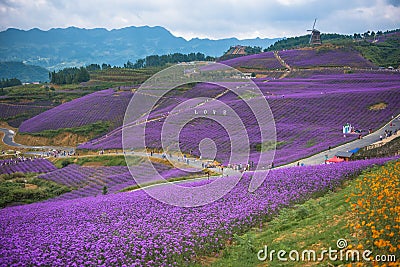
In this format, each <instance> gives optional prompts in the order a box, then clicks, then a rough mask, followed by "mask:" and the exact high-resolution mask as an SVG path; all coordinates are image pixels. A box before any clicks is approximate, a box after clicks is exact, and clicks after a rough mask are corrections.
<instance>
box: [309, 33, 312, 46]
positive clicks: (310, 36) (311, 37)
mask: <svg viewBox="0 0 400 267" xmlns="http://www.w3.org/2000/svg"><path fill="white" fill-rule="evenodd" d="M312 35H313V33H312V32H311V35H310V41H308V43H309V44H311V40H312Z"/></svg>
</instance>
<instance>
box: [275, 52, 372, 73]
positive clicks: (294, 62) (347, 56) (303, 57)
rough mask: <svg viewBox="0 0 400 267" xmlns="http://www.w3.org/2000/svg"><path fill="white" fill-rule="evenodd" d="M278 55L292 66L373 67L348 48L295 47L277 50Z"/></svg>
mask: <svg viewBox="0 0 400 267" xmlns="http://www.w3.org/2000/svg"><path fill="white" fill-rule="evenodd" d="M279 56H280V57H281V58H282V59H283V60H284V61H285V62H286V63H287V64H289V66H292V67H299V68H310V67H316V66H319V67H354V68H373V67H375V66H374V64H372V63H371V62H370V61H368V60H366V59H365V58H363V57H362V56H361V55H360V53H358V52H357V51H355V50H351V49H348V48H346V49H345V48H340V49H319V50H318V49H297V50H284V51H279Z"/></svg>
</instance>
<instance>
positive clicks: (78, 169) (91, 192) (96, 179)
mask: <svg viewBox="0 0 400 267" xmlns="http://www.w3.org/2000/svg"><path fill="white" fill-rule="evenodd" d="M153 166H154V167H155V169H156V170H157V171H158V173H160V175H161V176H162V177H163V178H164V179H171V178H175V177H180V176H184V175H187V172H185V171H183V170H180V169H175V168H170V167H169V166H167V165H164V164H160V163H153ZM146 168H147V167H145V166H143V165H138V166H135V169H134V173H138V174H140V175H141V181H142V180H143V179H145V180H146V183H151V182H154V181H156V180H157V177H152V176H148V177H147V176H146V177H143V174H146V172H147V169H146ZM39 178H41V179H45V180H49V181H53V182H56V183H59V184H63V185H66V186H68V187H71V188H74V189H75V190H73V191H71V192H68V193H66V194H63V195H61V196H59V197H57V198H54V199H50V200H49V201H56V200H57V201H58V200H66V199H75V198H81V197H89V196H97V195H100V194H102V189H103V187H104V186H106V187H107V191H108V192H109V193H116V192H118V191H120V190H122V189H124V188H127V187H129V186H134V185H136V182H135V180H134V179H133V178H132V175H131V173H130V172H129V170H128V168H127V167H125V166H110V167H84V166H79V165H76V164H70V165H68V166H66V167H64V168H62V169H57V170H55V171H52V172H49V173H46V174H42V175H40V176H39Z"/></svg>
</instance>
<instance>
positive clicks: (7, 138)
mask: <svg viewBox="0 0 400 267" xmlns="http://www.w3.org/2000/svg"><path fill="white" fill-rule="evenodd" d="M0 131H2V132H3V133H4V137H3V140H2V141H3V143H4V144H6V145H8V146H15V147H21V146H22V145H21V144H17V143H15V142H14V134H15V133H14V131H13V130H9V129H6V128H0Z"/></svg>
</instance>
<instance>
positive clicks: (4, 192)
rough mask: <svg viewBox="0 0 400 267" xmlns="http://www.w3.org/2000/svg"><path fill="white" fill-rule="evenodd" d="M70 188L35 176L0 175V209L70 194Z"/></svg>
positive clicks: (19, 174) (21, 174)
mask: <svg viewBox="0 0 400 267" xmlns="http://www.w3.org/2000/svg"><path fill="white" fill-rule="evenodd" d="M71 190H72V188H69V187H67V186H65V185H60V184H57V183H55V182H51V181H47V180H43V179H39V178H37V174H33V173H30V174H23V173H18V172H17V173H13V174H2V175H0V207H1V208H4V207H6V206H8V205H11V204H15V203H24V204H27V203H33V202H37V201H42V200H45V199H48V198H52V197H56V196H59V195H61V194H64V193H67V192H70V191H71Z"/></svg>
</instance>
